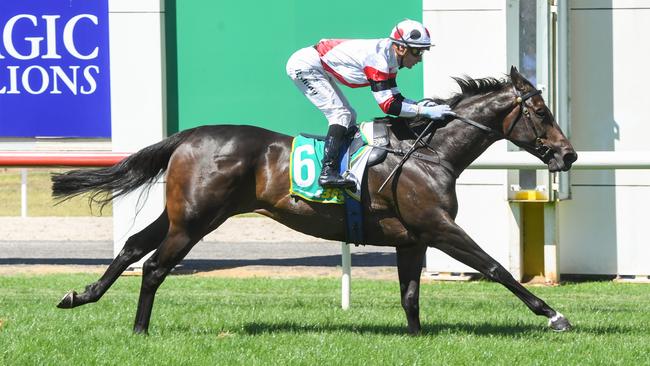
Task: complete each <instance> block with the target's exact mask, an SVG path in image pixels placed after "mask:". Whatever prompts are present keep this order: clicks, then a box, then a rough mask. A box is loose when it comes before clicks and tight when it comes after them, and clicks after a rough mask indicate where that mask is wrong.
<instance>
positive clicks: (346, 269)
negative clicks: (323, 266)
mask: <svg viewBox="0 0 650 366" xmlns="http://www.w3.org/2000/svg"><path fill="white" fill-rule="evenodd" d="M351 262H352V260H351V256H350V244H348V243H345V242H341V267H342V270H343V273H342V274H341V308H342V309H343V310H348V309H349V308H350V272H351V267H352V265H351Z"/></svg>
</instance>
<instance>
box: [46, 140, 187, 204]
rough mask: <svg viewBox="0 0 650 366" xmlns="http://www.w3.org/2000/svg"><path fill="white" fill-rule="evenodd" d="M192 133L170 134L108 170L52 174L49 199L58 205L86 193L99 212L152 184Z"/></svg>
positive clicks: (82, 170) (85, 170) (80, 170)
mask: <svg viewBox="0 0 650 366" xmlns="http://www.w3.org/2000/svg"><path fill="white" fill-rule="evenodd" d="M192 131H193V130H186V131H182V132H179V133H177V134H174V135H172V136H170V137H168V138H166V139H165V140H162V141H160V142H159V143H157V144H153V145H151V146H148V147H145V148H144V149H142V150H140V151H138V152H136V153H135V154H133V155H130V156H129V157H127V158H126V159H124V160H122V161H121V162H119V163H117V164H115V165H113V166H111V167H107V168H99V169H77V170H71V171H68V172H65V173H60V174H57V173H55V174H52V196H54V198H55V199H58V200H59V201H65V200H68V199H70V198H72V197H75V196H78V195H80V194H84V193H90V196H89V201H90V203H91V204H93V203H95V204H98V205H99V206H100V207H102V208H103V207H104V206H105V205H106V204H108V203H109V202H111V200H113V199H114V198H117V197H119V196H122V195H125V194H127V193H129V192H131V191H133V190H135V189H136V188H138V187H140V186H142V185H145V184H152V183H153V182H155V181H156V179H157V178H158V176H160V175H161V174H162V173H163V172H164V171H165V170H166V169H167V164H168V163H169V159H170V157H171V155H172V153H173V152H174V150H176V148H177V147H178V145H180V144H181V143H182V142H183V141H184V140H185V139H187V137H188V136H189V135H190V134H191V132H192Z"/></svg>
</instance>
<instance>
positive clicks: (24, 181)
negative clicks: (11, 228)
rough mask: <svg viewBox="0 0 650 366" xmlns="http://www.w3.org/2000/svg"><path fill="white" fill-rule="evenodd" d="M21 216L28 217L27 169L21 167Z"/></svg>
mask: <svg viewBox="0 0 650 366" xmlns="http://www.w3.org/2000/svg"><path fill="white" fill-rule="evenodd" d="M20 217H27V169H26V168H22V169H20Z"/></svg>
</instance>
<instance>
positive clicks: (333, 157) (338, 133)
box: [318, 125, 356, 188]
mask: <svg viewBox="0 0 650 366" xmlns="http://www.w3.org/2000/svg"><path fill="white" fill-rule="evenodd" d="M347 131H348V129H347V128H345V127H343V126H341V125H330V127H329V129H328V130H327V137H326V138H325V151H324V154H323V170H322V172H321V175H320V177H319V178H318V184H320V186H321V187H323V188H355V187H356V183H355V182H354V181H353V180H351V179H345V178H343V177H342V176H341V173H340V171H341V169H340V168H341V165H340V161H339V154H340V151H341V146H342V145H343V144H344V143H345V140H346V139H347V136H346V134H347Z"/></svg>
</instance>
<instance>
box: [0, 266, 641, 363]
mask: <svg viewBox="0 0 650 366" xmlns="http://www.w3.org/2000/svg"><path fill="white" fill-rule="evenodd" d="M95 279H96V277H95V276H88V275H43V276H5V277H0V322H1V324H0V364H3V365H24V364H71V363H75V364H82V365H86V364H110V365H132V364H152V365H181V364H182V365H231V364H245V365H255V364H260V365H286V364H298V365H342V364H343V365H395V364H409V365H410V364H425V365H513V366H514V365H590V364H596V365H612V364H618V365H646V364H649V363H650V356H649V355H650V316H649V315H650V287H648V286H647V285H635V284H614V283H610V282H595V283H583V284H568V285H563V286H560V287H533V288H531V291H532V292H534V293H536V294H537V295H539V296H541V297H542V298H543V299H544V300H546V301H547V302H548V303H549V304H550V305H551V306H553V307H555V308H556V309H557V310H558V311H560V312H562V313H564V314H565V315H566V316H567V317H568V318H569V319H570V320H571V321H572V323H573V325H574V326H575V329H574V330H573V331H571V332H565V333H554V332H552V331H550V330H549V329H548V328H547V327H546V320H545V318H542V317H537V316H535V315H533V314H532V313H531V312H530V311H528V309H527V308H526V307H525V306H524V305H523V304H522V303H521V302H520V301H519V300H517V299H516V298H515V297H514V296H513V295H512V294H510V293H509V292H508V291H507V290H506V289H504V288H502V287H501V286H500V285H497V284H494V283H487V282H483V281H481V282H471V283H426V284H423V287H422V294H421V298H420V304H421V318H422V323H423V334H422V335H421V336H419V337H411V336H408V335H406V330H405V323H406V321H405V316H404V314H403V311H402V309H401V307H400V305H399V295H398V292H399V290H398V284H397V283H395V282H391V281H371V280H354V281H353V284H352V285H353V288H352V303H351V309H350V310H348V311H343V310H341V309H340V304H339V301H340V287H339V281H338V280H336V279H290V280H287V279H282V280H280V279H264V278H257V279H224V278H209V277H198V276H171V277H169V278H168V279H167V280H166V281H165V283H164V284H163V285H162V286H161V288H160V290H159V291H158V295H157V296H156V302H155V305H154V311H153V317H152V321H151V327H150V335H149V336H136V335H133V334H132V333H131V328H132V326H133V319H134V316H135V310H136V303H137V295H138V291H139V286H140V278H138V277H123V278H120V279H119V280H118V281H117V283H116V284H115V285H114V287H113V288H112V289H111V290H110V291H109V292H108V293H107V294H106V295H105V296H104V298H103V299H101V300H100V301H99V302H98V303H95V304H88V305H85V306H82V307H79V308H76V309H72V310H61V309H57V308H56V307H55V305H56V303H57V302H58V300H59V299H60V297H61V296H62V295H63V294H64V293H65V292H66V291H67V290H69V289H77V290H82V289H83V288H84V286H85V285H86V284H88V283H90V282H92V281H94V280H95Z"/></svg>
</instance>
